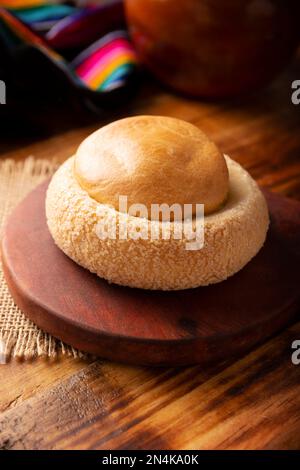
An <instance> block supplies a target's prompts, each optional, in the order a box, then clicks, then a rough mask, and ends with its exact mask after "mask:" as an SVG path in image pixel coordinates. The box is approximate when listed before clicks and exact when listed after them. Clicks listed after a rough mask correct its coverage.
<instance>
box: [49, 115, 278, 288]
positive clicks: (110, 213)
mask: <svg viewBox="0 0 300 470" xmlns="http://www.w3.org/2000/svg"><path fill="white" fill-rule="evenodd" d="M161 119H162V118H159V122H160V121H161ZM167 119H168V118H167ZM150 121H151V119H150V118H147V120H146V122H147V123H148V124H147V125H145V132H149V133H150V134H151V135H152V138H153V139H154V138H155V134H152V131H151V126H150V130H149V122H150ZM120 122H121V123H122V125H121V135H123V134H126V129H125V130H123V126H124V125H125V124H124V123H125V122H126V120H122V121H120ZM127 122H128V123H129V124H130V123H132V121H130V119H129V120H128V121H127ZM168 122H169V123H170V122H171V121H168ZM179 122H180V121H178V120H174V123H175V124H174V125H175V127H176V129H177V130H178V131H179V130H180V125H179ZM157 125H158V124H157V123H156V124H155V126H156V128H157ZM178 126H179V127H178ZM129 127H130V129H132V124H130V126H129ZM159 127H160V128H161V127H162V126H161V124H159ZM171 127H172V126H171ZM190 129H191V128H190V126H189V125H188V126H186V125H185V123H184V124H183V125H182V133H181V136H180V137H179V138H180V139H184V141H185V142H186V141H187V140H188V138H187V136H188V135H190V133H191V135H192V136H193V135H194V130H190ZM192 129H193V127H192ZM103 132H104V131H103ZM132 132H138V134H139V135H140V131H139V130H138V131H136V130H134V131H133V130H132V131H131V133H130V135H131V137H132V135H133V134H132ZM160 132H166V139H167V140H166V142H165V145H166V146H167V143H168V138H169V137H168V136H169V135H170V136H172V137H170V138H171V140H172V148H173V149H176V151H177V150H178V152H182V155H184V149H183V147H182V146H181V145H180V144H179V143H178V144H176V135H174V136H173V134H172V131H171V130H169V129H168V126H167V128H166V131H160ZM104 133H105V132H104ZM195 134H197V133H195ZM95 135H96V140H93V139H94V138H93V139H92V140H91V141H90V143H89V142H88V140H87V141H85V144H84V145H83V147H81V148H79V151H78V153H77V155H76V156H73V157H71V158H69V159H68V160H67V161H66V162H65V163H64V164H63V165H62V166H61V167H60V168H59V169H58V170H57V172H56V173H55V175H54V176H53V178H52V181H51V182H50V185H49V188H48V192H47V198H46V215H47V221H48V226H49V229H50V232H51V234H52V236H53V238H54V241H55V242H56V244H57V246H58V247H59V248H60V249H61V250H62V251H64V253H66V255H68V256H69V257H70V258H72V259H73V260H74V261H75V262H76V263H78V264H80V265H81V266H83V267H85V268H87V269H88V270H89V271H91V272H93V273H96V274H97V275H98V276H100V277H102V278H104V279H106V280H108V281H109V282H113V283H116V284H121V285H125V286H131V287H138V288H143V289H160V290H175V289H187V288H193V287H198V286H204V285H208V284H212V283H216V282H220V281H223V280H225V279H227V278H228V277H229V276H231V275H233V274H234V273H236V272H237V271H239V270H240V269H242V268H243V267H244V266H245V264H246V263H248V262H249V261H250V260H251V259H252V258H253V256H255V255H256V253H257V252H258V251H259V250H260V248H261V247H262V245H263V243H264V241H265V238H266V233H267V230H268V224H269V216H268V210H267V205H266V202H265V199H264V196H263V195H262V193H261V191H260V189H259V188H258V186H257V184H256V182H255V181H254V180H253V179H252V178H251V176H250V175H249V174H248V173H247V171H246V170H244V169H243V168H242V167H241V166H240V165H239V164H238V163H236V162H234V161H233V160H231V159H230V158H229V157H227V156H226V157H224V162H225V166H226V171H224V170H222V163H221V162H222V158H221V159H219V156H218V153H217V151H215V150H214V146H213V145H211V144H210V143H209V141H208V139H207V140H206V139H205V138H204V137H202V133H200V134H199V136H201V137H199V145H200V148H201V149H202V151H204V148H206V147H205V146H206V145H207V146H208V147H207V148H208V149H209V152H210V151H211V152H212V155H213V157H212V158H215V163H214V165H215V168H216V172H220V174H221V173H222V175H223V177H222V178H220V181H223V183H224V187H223V189H222V191H220V192H219V194H218V197H217V198H215V199H214V198H213V196H212V195H211V193H209V191H204V190H203V191H202V189H201V188H199V194H203V195H205V196H207V198H208V199H207V201H208V202H212V201H213V204H212V206H210V208H211V207H215V211H214V212H212V213H209V214H207V213H206V214H205V217H204V246H203V248H202V249H198V250H189V249H187V245H188V243H190V240H189V238H188V237H187V236H186V234H185V232H184V226H185V225H184V224H185V222H182V221H180V224H181V225H180V227H181V228H182V237H181V238H180V239H178V238H176V237H175V232H176V230H177V229H178V224H179V221H177V220H174V221H172V222H170V223H169V228H170V237H169V238H168V239H162V238H158V239H152V238H151V233H152V230H153V231H154V232H156V231H158V232H160V231H161V230H162V228H163V227H164V226H165V225H164V224H165V222H164V221H160V220H149V219H145V218H142V217H134V216H132V215H130V214H129V213H126V212H119V211H118V210H117V209H116V208H115V204H114V201H113V199H111V196H113V192H112V190H111V188H109V184H108V188H109V190H108V194H109V196H108V199H105V191H104V184H103V185H102V183H103V181H104V179H105V178H104V177H103V175H104V173H101V171H100V170H101V169H100V170H99V171H100V173H99V174H100V175H101V178H100V179H99V181H101V184H99V185H98V180H97V178H96V177H95V178H94V182H93V184H92V174H87V173H84V168H85V166H84V161H83V160H84V159H83V157H82V153H81V152H82V151H83V148H85V151H84V154H85V155H87V152H88V149H90V151H91V152H94V153H93V155H94V158H95V159H96V160H97V158H99V159H100V160H101V161H102V160H103V156H100V154H101V152H100V150H101V145H102V144H101V139H100V140H99V139H98V137H97V133H96V134H94V136H95ZM98 135H99V134H98ZM109 135H110V136H111V138H113V136H114V135H116V136H117V132H116V129H114V128H113V126H112V130H110V131H109ZM160 135H161V134H160ZM122 138H123V137H122ZM122 138H120V140H119V141H118V142H119V143H120V142H121V141H122ZM116 140H118V138H117V137H116ZM125 140H126V139H125ZM129 140H130V139H129ZM192 140H193V139H192ZM196 140H197V138H195V141H196ZM92 142H94V144H95V145H96V147H95V148H94V150H93V145H94V144H92ZM96 142H97V143H96ZM149 142H150V141H149ZM85 145H86V146H85ZM112 145H113V144H112ZM120 145H121V144H120ZM145 145H146V144H145ZM162 145H163V144H162V143H161V144H160V145H159V146H158V147H157V148H158V154H159V155H160V156H159V158H161V159H162V158H163V155H164V154H163V147H162ZM195 146H196V143H195V142H193V143H192V144H191V152H192V153H193V154H194V157H195V159H199V162H204V163H203V165H204V166H205V158H204V156H201V155H202V153H201V151H199V155H198V154H197V150H196V148H195ZM98 147H100V149H99V148H98ZM121 147H122V145H121ZM104 148H105V149H107V148H109V143H108V142H106V143H105V145H104ZM133 148H135V149H136V150H139V151H141V152H142V151H144V156H145V155H146V150H145V149H146V146H144V144H141V146H138V145H137V146H136V147H135V146H134V145H133V147H132V151H133ZM154 148H155V145H154V144H153V146H152V147H151V152H154V156H155V151H154ZM126 151H127V152H128V149H127V150H126V148H124V152H125V153H126ZM120 152H121V148H120ZM109 155H110V156H109V157H107V158H108V160H107V162H106V163H107V168H106V169H105V171H106V172H107V177H108V179H109V174H112V172H114V171H116V176H115V178H117V171H121V168H122V166H123V165H125V166H126V163H123V160H124V158H125V157H121V156H120V159H121V160H120V161H119V160H118V158H119V157H117V156H116V153H114V154H112V153H109ZM120 155H121V153H120ZM197 155H198V156H197ZM78 156H79V157H78ZM87 158H88V159H89V158H91V156H89V157H87ZM148 158H149V157H148ZM153 158H154V157H153ZM175 160H176V164H177V165H181V171H182V173H184V174H185V173H187V172H188V171H189V168H190V167H189V162H192V163H191V168H192V173H193V174H194V172H195V174H194V175H193V178H194V181H196V178H197V174H196V173H197V169H196V167H194V158H191V157H186V160H184V158H183V157H182V158H178V156H176V157H175ZM109 161H110V162H111V165H112V167H113V168H112V169H110V168H109V163H108V162H109ZM131 164H134V165H135V164H136V160H135V159H132V158H131V157H129V163H128V165H129V166H130V165H131ZM155 165H157V164H156V163H155V164H151V165H150V167H152V168H154V166H155ZM88 167H89V165H87V168H88ZM97 168H98V164H96V165H95V175H96V174H97V176H99V174H98V173H97V171H98V170H97ZM99 168H100V167H99ZM138 168H139V169H140V170H141V169H142V168H143V165H142V162H140V163H138ZM209 168H210V169H211V168H212V165H211V166H209V165H208V164H207V170H205V171H207V175H211V173H210V171H209ZM220 169H221V170H220ZM227 169H228V175H229V180H228V186H227V187H226V182H225V181H226V174H227ZM96 170H97V171H96ZM148 170H149V165H146V170H145V171H146V172H147V174H148V177H149V174H151V172H150V173H149V171H148ZM124 171H125V170H124ZM78 172H79V173H80V175H81V176H82V175H85V178H78ZM199 173H200V176H199V181H201V179H202V177H203V174H204V170H203V172H202V169H201V168H199ZM172 174H173V173H171V174H168V175H166V178H171V177H172ZM220 174H219V175H218V177H220ZM170 175H171V176H170ZM174 175H175V177H176V178H178V175H179V173H178V172H175V173H174ZM159 177H160V178H161V180H160V181H161V183H160V184H162V182H163V181H164V179H163V175H160V176H159ZM211 177H212V178H213V175H211ZM153 178H154V175H153ZM193 178H192V179H191V180H188V178H185V176H184V175H183V181H184V183H183V184H184V185H187V186H188V181H192V180H193ZM124 181H125V177H123V175H121V176H120V182H121V184H123V183H124ZM139 181H141V179H139ZM177 181H178V180H177ZM112 184H113V185H115V184H116V181H113V183H112ZM126 184H127V183H126ZM212 184H213V183H212ZM137 186H138V189H139V191H140V194H144V196H145V197H146V195H147V197H148V201H149V202H150V201H151V198H150V186H149V185H148V184H147V185H146V187H144V186H139V184H138V185H137ZM187 186H186V187H187ZM92 188H97V190H95V191H94V190H93V189H92ZM99 188H100V190H99ZM168 188H171V189H172V191H173V196H172V198H175V201H174V199H172V201H170V202H171V203H172V202H178V200H176V199H177V197H176V196H177V194H175V193H176V186H175V185H172V184H169V186H168ZM129 189H130V188H129ZM98 190H99V191H98ZM122 191H123V188H122ZM195 191H196V185H195V186H194V189H193V194H194V195H195V194H196V192H195ZM201 191H202V192H201ZM125 194H126V193H125ZM131 194H132V195H133V196H132V197H133V199H132V200H135V196H136V193H131ZM154 194H155V195H157V194H158V193H157V192H156V189H155V190H154ZM161 194H163V192H162V193H161ZM178 194H179V195H180V196H182V197H183V196H184V193H183V192H182V191H181V189H180V188H179V189H178ZM225 195H226V197H225V200H224V196H225ZM208 196H209V197H208ZM195 197H196V196H195ZM203 197H204V196H203ZM98 199H99V200H98ZM182 201H185V199H182ZM138 202H143V201H138ZM145 202H146V199H145ZM187 202H188V203H190V202H191V201H190V200H189V199H187ZM192 202H194V200H193V201H192ZM195 202H196V203H203V200H198V201H197V200H195ZM214 204H215V206H214ZM220 204H221V206H220ZM197 220H198V219H197V217H194V219H193V222H195V221H197ZM99 221H100V222H101V226H104V227H108V228H109V227H110V226H112V223H113V224H115V225H116V235H117V236H116V238H115V239H112V238H104V239H103V238H101V237H99V233H98V231H97V227H98V224H99ZM124 225H126V227H127V228H128V230H129V231H131V230H132V232H134V233H137V227H138V229H139V232H140V231H141V230H142V231H143V232H144V233H146V234H149V237H148V238H146V239H145V238H139V237H137V238H135V239H133V238H130V237H127V238H124V239H120V237H119V236H118V235H119V234H120V231H121V229H122V227H123V226H124Z"/></svg>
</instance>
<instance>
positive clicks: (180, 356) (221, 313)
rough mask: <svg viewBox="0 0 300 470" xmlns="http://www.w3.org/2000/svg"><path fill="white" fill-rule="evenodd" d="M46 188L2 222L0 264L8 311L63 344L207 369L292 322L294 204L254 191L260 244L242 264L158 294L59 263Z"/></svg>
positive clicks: (299, 206) (299, 251)
mask: <svg viewBox="0 0 300 470" xmlns="http://www.w3.org/2000/svg"><path fill="white" fill-rule="evenodd" d="M47 188H48V181H45V182H44V183H42V184H41V185H39V186H38V187H37V188H35V189H34V190H33V191H32V192H31V193H30V194H29V195H28V196H27V197H26V198H25V199H24V200H23V201H22V202H21V203H20V204H19V205H18V206H17V207H16V209H15V210H14V211H13V213H12V214H11V216H10V217H9V219H8V221H7V223H6V225H5V229H4V234H3V240H2V262H3V269H4V274H5V277H6V280H7V283H8V286H9V288H10V291H11V293H12V295H13V298H14V300H15V302H16V303H17V305H18V306H19V307H20V308H21V310H23V312H24V313H25V314H26V316H28V317H29V318H30V319H31V320H32V321H33V322H34V323H35V324H36V325H38V326H39V327H40V328H41V329H43V330H44V331H46V332H47V333H51V334H52V335H53V336H55V337H57V338H59V339H61V340H62V341H64V342H65V343H67V344H69V345H71V346H73V347H75V348H77V349H79V350H81V351H84V352H88V353H91V354H94V355H97V356H100V357H103V358H106V359H111V360H115V361H119V362H124V363H129V364H136V365H149V366H154V365H156V366H183V365H191V364H199V363H201V364H207V363H211V362H213V361H219V360H220V359H222V358H228V357H233V356H234V357H237V356H238V355H240V354H242V353H244V352H245V351H249V350H250V348H251V347H253V345H256V344H258V343H259V342H261V341H262V340H266V339H267V338H268V337H269V336H270V335H271V334H273V333H275V332H278V331H279V330H280V329H281V328H282V327H284V326H287V324H289V322H290V321H291V320H292V319H294V318H295V316H296V317H298V315H297V314H298V312H299V309H300V290H299V285H300V202H298V201H295V200H293V199H290V198H286V197H283V196H280V195H278V194H275V193H272V192H270V191H267V190H264V192H265V196H266V200H267V203H268V207H269V213H270V226H269V230H268V234H267V240H266V242H265V244H264V246H263V248H262V249H261V250H260V251H259V253H258V254H257V255H256V256H255V257H254V258H253V259H252V260H251V261H250V262H249V263H248V264H247V266H245V267H244V268H243V269H242V270H241V271H239V272H238V273H236V274H235V275H234V276H231V277H230V278H229V279H227V280H226V282H221V283H217V284H214V285H210V286H207V287H199V288H198V289H187V290H183V291H173V292H172V291H171V292H162V291H146V290H142V289H132V288H128V287H127V288H126V287H121V286H117V285H114V284H109V283H108V282H106V281H105V280H104V279H100V278H99V277H98V276H96V275H94V274H91V273H90V272H89V271H87V270H86V269H84V268H82V267H80V266H79V265H77V264H76V263H74V262H73V261H72V260H71V259H69V258H68V257H67V256H66V255H64V253H63V252H62V251H61V250H59V249H58V247H57V246H56V245H55V243H54V241H53V239H52V237H51V234H50V232H49V229H48V227H47V222H46V214H45V198H46V191H47ZM28 260H30V263H28ZM219 344H221V345H222V347H220V346H219Z"/></svg>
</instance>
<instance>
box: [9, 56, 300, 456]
mask: <svg viewBox="0 0 300 470" xmlns="http://www.w3.org/2000/svg"><path fill="white" fill-rule="evenodd" d="M299 78H300V61H299V60H296V61H295V63H294V64H293V65H292V66H291V67H290V68H289V69H288V70H287V71H286V73H285V74H284V75H282V76H281V77H280V79H279V80H277V81H276V82H275V83H274V84H273V85H272V86H271V87H270V88H268V89H267V90H265V91H264V92H262V93H260V94H259V95H255V96H252V97H250V98H248V99H247V100H246V99H245V100H238V101H237V100H236V101H234V102H223V103H218V104H217V103H209V102H200V101H194V100H190V99H186V98H184V97H179V96H175V95H172V94H170V93H169V92H168V91H167V90H164V89H162V88H160V87H159V86H158V85H149V84H148V85H147V86H146V87H145V88H144V89H142V90H141V91H140V92H139V93H138V95H137V97H136V99H135V100H134V101H133V102H132V103H131V106H130V107H128V108H127V109H123V110H122V112H121V113H120V114H118V116H117V117H120V116H125V115H129V114H130V115H132V114H141V113H153V114H162V115H170V116H175V117H179V118H182V119H186V120H188V121H191V122H193V123H195V124H196V125H198V126H199V127H201V128H202V129H203V130H204V131H205V132H206V133H207V134H208V135H209V136H210V137H211V138H212V139H214V140H215V141H216V142H217V144H218V145H219V146H220V148H221V149H222V150H223V151H224V152H225V153H228V154H229V155H230V156H231V157H232V158H234V159H236V160H237V161H239V162H240V163H242V164H243V165H244V166H245V167H246V168H247V169H248V170H249V171H250V173H251V174H252V176H253V177H254V178H256V179H257V180H258V182H259V183H260V184H262V185H263V186H265V187H267V188H270V189H272V190H274V191H276V192H278V193H281V194H285V195H287V196H290V197H294V198H296V199H298V200H300V132H299V129H300V106H294V105H293V104H292V102H291V83H292V81H293V80H296V79H299ZM115 117H116V116H113V117H112V116H110V117H109V118H107V119H105V121H104V120H100V119H99V120H98V121H97V122H94V123H92V124H87V125H85V126H84V127H81V128H79V129H78V128H77V129H72V130H64V131H63V132H61V133H58V134H57V133H56V134H54V135H52V136H47V138H41V139H40V140H38V141H35V142H33V143H30V142H29V141H28V139H25V140H22V141H16V139H15V138H14V139H10V140H6V142H5V141H4V140H2V142H3V151H2V157H10V158H14V159H23V158H25V157H26V156H27V155H29V154H32V155H34V156H36V157H38V158H57V159H58V160H59V161H63V160H64V159H66V158H67V157H68V156H69V155H71V154H72V153H73V152H74V150H75V149H76V147H77V145H78V144H79V143H80V141H81V140H82V138H83V137H85V136H86V135H87V134H88V133H89V132H91V131H92V130H93V129H95V128H97V127H98V126H99V125H102V124H103V123H104V122H107V121H109V120H111V119H114V118H115ZM56 130H57V129H56ZM297 339H298V340H300V323H296V324H295V325H293V326H291V327H289V328H287V329H286V330H285V331H284V332H282V333H281V334H279V335H277V336H276V337H274V338H273V339H271V340H269V341H268V342H266V343H265V344H263V345H261V346H260V347H259V348H257V349H256V350H254V351H252V352H251V353H250V354H248V355H246V356H241V357H240V358H239V360H236V361H234V362H232V361H231V362H230V361H229V362H228V361H219V363H217V364H216V365H215V366H211V367H208V368H203V367H199V366H195V367H190V368H176V369H174V368H172V369H170V368H169V369H158V370H157V369H152V368H146V367H132V366H125V365H119V364H116V363H111V362H108V361H102V360H92V359H85V360H83V359H80V360H78V359H77V360H75V359H69V358H65V359H64V358H61V359H60V360H58V361H55V362H49V361H44V360H38V361H34V362H32V363H28V362H24V363H18V362H12V363H10V364H8V365H4V366H0V373H1V383H0V388H1V393H0V408H1V414H0V447H1V448H2V449H32V448H34V449H71V448H76V449H101V448H102V449H125V448H129V449H130V448H131V449H137V448H141V449H162V448H166V449H175V448H179V449H193V448H194V449H208V448H209V449H212V448H213V449H233V448H235V449H274V448H280V449H300V365H299V366H296V365H293V364H292V362H291V354H292V349H291V345H292V342H293V341H294V340H297ZM220 347H221V345H220Z"/></svg>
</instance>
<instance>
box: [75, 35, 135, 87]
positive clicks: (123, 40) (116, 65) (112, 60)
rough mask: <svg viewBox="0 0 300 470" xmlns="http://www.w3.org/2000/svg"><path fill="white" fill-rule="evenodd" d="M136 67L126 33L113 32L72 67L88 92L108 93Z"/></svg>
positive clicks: (92, 46) (86, 52)
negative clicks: (87, 88)
mask: <svg viewBox="0 0 300 470" xmlns="http://www.w3.org/2000/svg"><path fill="white" fill-rule="evenodd" d="M136 64H137V58H136V54H135V52H134V49H133V47H132V45H131V43H130V42H129V39H128V36H127V33H126V32H124V31H116V32H113V33H110V34H108V35H106V36H105V37H104V38H102V39H100V40H99V41H97V42H96V43H94V44H92V45H91V46H90V47H89V48H88V49H86V50H85V51H83V52H82V53H81V54H80V55H79V56H78V57H77V58H76V59H75V60H74V61H73V62H72V64H71V65H72V67H73V69H74V71H75V72H76V74H77V75H78V77H80V79H81V80H82V81H83V83H84V84H85V85H86V86H87V87H89V88H90V89H91V90H95V91H108V90H111V89H114V88H117V87H119V86H122V84H124V82H125V81H126V78H127V77H128V74H129V73H130V72H131V71H132V70H133V69H134V67H135V65H136Z"/></svg>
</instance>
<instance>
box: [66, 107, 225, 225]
mask: <svg viewBox="0 0 300 470" xmlns="http://www.w3.org/2000/svg"><path fill="white" fill-rule="evenodd" d="M74 174H75V177H76V179H77V181H78V182H79V184H80V186H81V187H82V188H83V189H85V190H86V191H87V193H88V194H89V195H90V196H91V197H92V198H93V199H95V200H96V201H98V202H100V203H102V204H110V205H111V206H112V207H114V208H115V209H117V210H120V209H119V196H127V207H128V208H129V207H130V206H131V205H132V204H143V205H144V206H146V207H147V212H148V218H151V219H153V218H155V214H153V213H152V217H151V216H150V214H151V204H168V205H170V206H171V205H172V204H173V203H176V204H179V205H180V206H181V207H183V206H184V204H193V215H195V211H196V203H198V204H199V203H201V204H204V207H205V213H206V214H209V213H211V212H213V211H215V210H216V209H218V208H219V207H220V206H221V205H222V204H223V203H224V201H225V199H226V197H227V194H228V170H227V166H226V163H225V160H224V156H223V155H222V154H221V153H220V151H219V150H218V148H217V147H216V145H215V144H214V143H213V142H211V141H210V140H209V139H208V137H207V136H206V135H205V134H204V133H203V132H202V131H200V130H199V129H198V128H197V127H196V126H194V125H192V124H190V123H188V122H185V121H181V120H179V119H175V118H170V117H162V116H135V117H130V118H126V119H121V120H119V121H116V122H113V123H112V124H109V125H107V126H105V127H102V128H101V129H99V130H98V131H96V132H94V133H93V134H92V135H90V136H89V137H88V138H87V139H85V140H84V141H83V142H82V144H81V145H80V146H79V148H78V150H77V153H76V155H75V163H74ZM129 213H130V211H129Z"/></svg>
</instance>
